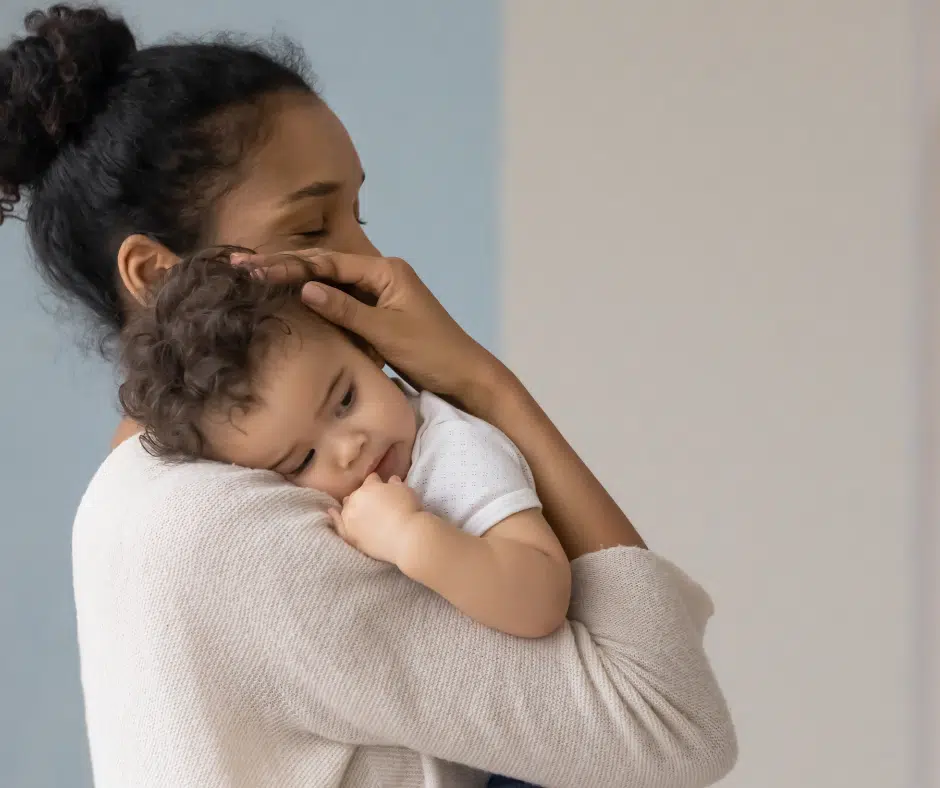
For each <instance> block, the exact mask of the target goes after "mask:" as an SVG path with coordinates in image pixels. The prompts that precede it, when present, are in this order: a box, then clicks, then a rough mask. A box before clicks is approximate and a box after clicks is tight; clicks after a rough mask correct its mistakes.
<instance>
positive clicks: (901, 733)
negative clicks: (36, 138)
mask: <svg viewBox="0 0 940 788" xmlns="http://www.w3.org/2000/svg"><path fill="white" fill-rule="evenodd" d="M29 5H30V4H25V3H22V2H20V0H13V2H12V7H11V2H10V0H6V3H5V5H4V7H3V8H2V10H0V31H2V32H7V31H12V30H14V29H15V27H16V25H17V24H18V22H19V17H20V16H21V15H22V11H23V10H24V9H26V8H27V7H29ZM117 5H118V6H119V7H120V8H122V9H123V10H125V12H126V13H127V14H128V15H129V17H130V18H131V19H132V21H134V22H135V23H136V26H137V28H138V29H139V31H140V32H141V33H142V37H143V39H144V40H145V41H150V40H153V39H155V38H159V37H161V36H162V35H164V34H165V33H167V32H169V31H181V32H184V33H185V32H197V33H204V32H206V31H208V30H215V29H220V28H226V29H236V30H244V31H248V32H253V33H260V34H264V33H268V32H270V31H271V30H272V29H277V30H280V31H282V32H288V33H290V34H291V35H292V36H294V37H296V38H297V39H298V40H299V41H301V43H303V44H304V45H305V46H306V47H307V49H308V52H309V54H310V56H311V60H312V61H313V65H314V67H315V69H316V70H317V71H318V72H319V73H320V75H321V77H322V82H323V86H324V88H325V89H326V95H327V98H328V99H329V100H330V101H331V102H332V103H333V105H334V107H335V108H336V109H337V110H338V112H339V114H340V116H341V117H342V118H343V120H344V121H345V122H346V124H347V126H348V127H349V128H350V130H351V132H352V135H353V137H354V139H355V141H356V143H357V144H358V145H359V147H360V150H361V153H362V156H363V160H364V163H365V166H366V169H367V170H368V171H369V179H368V185H367V188H366V192H365V200H364V213H365V216H366V219H368V220H369V222H370V226H369V230H370V232H371V233H372V234H373V235H374V238H375V240H376V241H377V243H378V244H379V246H380V248H382V249H384V250H387V251H388V252H390V253H394V254H400V255H402V256H404V257H406V258H408V259H410V260H411V261H412V262H414V263H415V264H416V266H417V267H418V268H419V270H420V271H421V273H422V274H423V275H424V276H425V277H426V278H427V279H428V282H429V284H430V285H431V287H432V289H434V290H435V292H437V293H438V294H439V295H440V296H441V298H442V300H443V301H444V302H445V304H446V305H447V306H448V307H449V308H451V309H452V310H453V311H454V313H455V314H456V315H457V317H458V318H459V319H460V320H461V321H462V322H463V323H464V325H465V326H467V327H468V328H469V329H470V330H471V331H472V332H473V333H474V334H475V335H476V336H478V337H479V338H481V339H483V340H484V341H485V342H486V343H487V344H489V345H490V346H492V347H496V348H497V349H498V350H499V351H500V352H501V354H502V355H503V356H504V357H506V358H507V360H508V361H509V362H510V363H511V365H512V366H513V368H514V369H516V370H517V371H518V372H519V373H520V375H521V376H522V377H523V379H524V380H525V382H526V383H527V384H529V385H530V386H531V388H532V389H533V391H534V392H535V394H536V395H537V396H538V398H539V399H540V401H541V402H542V403H543V404H544V405H545V406H546V409H547V410H548V411H549V413H550V414H551V415H552V416H553V417H554V418H556V420H557V421H558V423H559V425H560V426H561V427H562V428H563V430H564V431H565V433H566V434H567V435H568V436H569V437H570V439H571V441H572V442H573V443H574V444H575V446H576V448H577V449H578V450H579V451H581V452H582V453H583V455H584V456H585V458H586V459H587V460H588V462H589V464H590V465H591V466H592V467H593V468H594V469H595V470H596V471H597V473H598V474H599V475H600V476H601V478H602V480H603V481H604V482H605V484H607V485H608V487H609V489H610V490H611V491H612V492H613V493H614V495H615V497H616V498H617V499H618V501H620V502H621V504H622V505H623V506H624V507H625V509H626V510H627V511H628V512H629V513H630V514H631V516H632V517H633V519H634V520H635V521H636V523H637V525H638V527H639V528H640V530H641V531H642V532H643V533H644V535H645V536H646V537H647V539H648V541H649V542H650V544H651V546H652V547H654V548H656V549H658V550H660V551H661V552H663V553H664V554H666V555H667V556H669V557H671V558H674V559H675V560H676V561H677V562H678V563H680V565H682V566H683V567H684V568H687V569H688V570H689V571H690V573H691V574H692V575H693V576H695V577H696V578H697V579H700V580H701V581H703V582H704V584H705V585H706V586H707V588H708V589H709V591H711V592H712V595H713V597H714V599H715V602H716V605H717V610H718V615H717V617H716V619H715V620H714V622H713V625H712V628H711V629H710V631H709V635H708V642H709V650H710V653H711V654H712V655H713V658H714V663H715V666H716V669H717V670H718V673H719V675H720V678H721V680H722V682H723V684H724V686H725V687H726V689H727V693H728V697H729V700H730V702H731V705H732V707H733V711H734V715H735V719H736V722H737V724H738V728H739V736H740V740H741V749H742V751H741V759H740V763H739V765H738V768H737V769H736V771H735V772H734V773H733V774H732V775H731V776H730V777H729V778H728V779H727V780H726V781H725V783H724V784H725V785H727V786H734V787H735V788H737V787H738V786H740V787H741V788H751V787H752V786H760V787H761V788H793V787H794V786H801V787H802V786H807V787H811V788H816V786H819V788H830V787H831V788H842V786H851V787H852V788H896V787H897V788H927V786H928V785H940V773H938V772H937V764H938V762H937V760H936V758H935V757H934V759H933V760H931V754H932V753H934V754H935V752H936V751H937V750H938V745H937V742H938V741H940V729H938V727H937V717H936V714H937V711H936V709H937V707H936V704H935V705H934V707H933V709H934V710H933V711H931V706H930V700H931V698H932V699H933V700H934V703H935V701H936V685H937V682H938V678H937V673H936V668H935V663H936V662H937V655H938V651H937V647H936V628H935V627H936V620H935V617H936V615H937V606H936V598H937V588H938V586H937V582H938V581H937V572H936V569H937V567H940V562H938V561H937V554H936V550H937V545H938V540H937V538H936V534H935V529H936V526H937V521H936V520H937V513H938V511H940V499H938V497H937V496H938V495H940V485H937V479H936V476H937V467H938V466H937V465H936V446H937V442H936V441H937V437H938V436H940V407H938V405H937V403H938V402H940V387H938V385H937V383H938V380H937V377H936V375H937V370H938V369H940V364H938V363H937V353H938V350H940V335H938V334H937V333H936V332H937V331H938V329H940V323H938V322H937V318H936V316H937V306H938V304H940V277H938V276H937V272H938V271H940V265H938V262H940V233H938V230H936V229H935V228H937V227H940V222H938V221H937V218H936V217H940V191H938V189H940V77H938V76H937V75H940V14H938V13H937V8H938V7H940V0H918V2H907V1H903V2H902V1H901V0H826V2H819V0H788V2H780V1H779V0H778V1H777V2H771V1H770V0H717V1H716V2H712V3H702V2H701V1H700V0H670V1H669V2H664V1H663V0H585V1H584V2H578V3H574V2H570V1H569V0H506V2H503V3H497V2H495V0H494V1H493V2H474V3H469V2H463V1H462V0H438V1H435V0H426V1H425V2H417V0H408V1H407V2H406V1H405V0H387V1H386V2H383V1H382V0H373V1H372V2H366V1H365V0H334V2H322V1H321V2H307V3H301V2H299V0H295V2H288V1H287V0H268V1H267V2H264V3H257V4H250V3H248V2H246V0H238V2H234V3H222V2H216V3H205V4H197V3H184V2H183V0H164V1H163V2H161V3H159V4H148V3H145V2H143V0H133V2H129V1H125V2H120V3H118V4H117ZM930 13H932V14H934V16H933V17H929V16H928V14H930ZM931 39H932V40H931ZM928 176H932V180H931V178H930V177H928ZM0 253H2V256H3V260H4V264H3V266H0V321H2V323H0V325H2V327H3V329H4V334H3V335H4V336H5V337H6V338H7V343H6V348H7V349H6V350H5V351H4V361H5V364H4V375H5V376H6V375H7V374H9V378H8V380H9V382H8V383H7V385H5V386H3V387H2V388H0V405H2V407H0V434H2V435H4V437H5V438H6V439H7V444H6V445H7V459H6V460H5V461H4V468H5V472H4V473H3V474H2V475H0V494H2V500H3V515H0V520H2V527H0V633H2V635H0V637H2V638H3V643H2V648H0V655H2V656H0V659H2V660H3V662H2V663H0V669H2V672H0V675H2V679H0V687H2V703H0V785H3V786H4V788H6V786H10V788H33V787H34V786H35V787H39V786H42V787H43V788H45V786H55V787H56V788H58V786H65V787H66V788H72V787H73V786H82V787H84V786H87V785H88V784H89V778H88V768H87V763H86V760H87V752H86V745H85V740H84V728H83V721H82V710H81V698H80V690H79V685H78V663H77V653H76V649H75V642H74V638H75V633H74V623H73V608H72V600H71V584H70V568H69V529H70V524H71V517H72V513H73V511H74V508H75V505H76V503H77V501H78V499H79V497H80V495H81V491H82V489H83V488H84V486H85V484H86V483H87V480H88V478H89V477H90V475H91V474H92V473H93V471H94V468H95V466H96V465H97V463H98V462H99V460H100V459H101V457H102V456H103V454H104V452H105V451H106V443H107V438H108V435H109V433H110V430H111V428H112V426H113V422H114V416H113V409H112V401H113V381H112V377H111V373H110V372H109V370H108V369H107V368H106V367H104V366H103V365H101V364H97V363H95V362H94V361H92V360H90V359H89V358H87V357H82V356H81V355H79V354H78V353H77V351H76V350H75V343H74V337H75V332H74V330H73V325H72V323H70V322H66V321H64V319H63V318H62V317H61V316H56V315H55V314H54V313H52V314H50V313H49V310H43V309H42V308H40V303H43V304H46V305H50V306H51V305H52V304H53V303H54V302H51V301H50V300H49V299H48V298H46V297H43V296H41V289H40V288H38V287H37V284H36V279H35V276H34V275H33V274H32V272H30V271H29V270H28V263H27V260H26V257H25V253H24V248H23V243H22V236H21V235H20V232H19V228H18V227H17V226H16V225H12V224H11V225H10V226H4V227H3V228H0ZM931 265H932V266H933V268H930V266H931ZM931 277H932V278H931ZM930 331H933V332H934V333H933V334H930V333H929V332H930ZM931 365H932V366H931ZM931 375H933V377H931ZM5 379H7V378H5ZM931 386H932V387H933V388H931ZM931 414H932V416H931ZM931 418H933V422H932V423H933V433H931V431H930V430H931V422H930V419H931ZM931 434H932V435H933V436H934V438H933V442H931V441H930V440H929V437H928V436H930V435H931ZM11 438H12V439H11ZM932 458H933V459H932ZM931 463H933V464H931ZM931 649H932V650H931ZM931 715H933V716H931ZM931 724H932V727H931Z"/></svg>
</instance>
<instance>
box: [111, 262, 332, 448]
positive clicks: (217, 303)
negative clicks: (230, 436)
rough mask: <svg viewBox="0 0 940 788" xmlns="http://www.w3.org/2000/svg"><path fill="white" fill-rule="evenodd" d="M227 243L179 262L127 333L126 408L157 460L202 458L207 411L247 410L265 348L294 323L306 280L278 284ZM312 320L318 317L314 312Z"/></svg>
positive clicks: (124, 362)
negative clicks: (236, 258)
mask: <svg viewBox="0 0 940 788" xmlns="http://www.w3.org/2000/svg"><path fill="white" fill-rule="evenodd" d="M231 251H232V249H229V248H218V249H212V250H207V251H206V252H203V253H200V254H197V255H194V256H193V257H191V258H189V259H186V260H183V261H182V262H181V263H179V264H178V265H175V266H173V267H172V268H171V269H170V270H169V271H168V272H167V274H166V275H165V277H164V278H163V280H162V281H161V282H160V284H159V286H158V288H157V289H156V291H155V294H154V297H153V301H152V303H150V304H149V305H148V306H147V307H146V308H143V309H140V310H135V312H134V313H133V314H132V315H131V317H130V319H129V323H128V325H127V327H126V329H125V331H123V332H122V334H121V366H122V368H123V372H124V374H125V382H124V383H123V385H122V386H121V388H120V391H119V398H120V401H121V407H122V408H123V410H124V413H125V414H126V415H127V416H128V417H130V418H131V419H133V420H134V421H136V422H137V423H138V424H141V425H142V426H143V427H144V434H143V436H142V437H141V442H142V443H143V444H144V447H145V448H146V449H147V450H148V451H149V452H150V453H151V454H154V455H156V456H158V457H168V458H173V459H187V458H195V457H202V456H204V453H205V451H206V448H207V446H206V440H205V435H204V433H203V430H202V429H201V427H200V425H201V424H202V422H203V419H204V417H205V415H206V413H207V411H210V410H211V411H223V412H225V411H231V410H232V409H236V410H247V409H248V408H250V407H252V405H254V404H255V403H256V395H255V384H256V382H257V381H256V378H257V374H258V370H259V367H260V365H261V364H263V363H264V359H265V355H266V352H267V351H268V350H269V349H270V347H271V344H272V342H276V341H277V338H278V336H279V335H280V336H283V335H285V334H289V333H290V331H291V329H290V325H289V324H288V322H287V320H286V319H285V317H284V314H283V310H284V309H285V307H287V306H289V303H290V302H291V301H294V302H295V303H298V304H299V301H298V300H297V297H298V296H299V294H300V287H299V286H298V285H272V284H269V283H268V282H267V281H266V280H264V279H259V278H257V277H255V276H253V275H252V269H251V268H250V267H246V266H236V265H232V264H231V262H230V261H229V255H230V252H231ZM311 319H315V318H313V317H312V313H311Z"/></svg>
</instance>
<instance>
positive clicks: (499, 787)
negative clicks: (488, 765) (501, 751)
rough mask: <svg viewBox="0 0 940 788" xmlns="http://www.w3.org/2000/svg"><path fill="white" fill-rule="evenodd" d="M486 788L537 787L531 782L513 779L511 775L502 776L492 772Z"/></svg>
mask: <svg viewBox="0 0 940 788" xmlns="http://www.w3.org/2000/svg"><path fill="white" fill-rule="evenodd" d="M486 788H538V786H535V785H532V783H524V782H522V780H514V779H513V778H512V777H503V776H502V775H499V774H494V775H493V776H492V777H490V781H489V782H488V783H487V784H486Z"/></svg>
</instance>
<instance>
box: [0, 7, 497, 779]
mask: <svg viewBox="0 0 940 788" xmlns="http://www.w3.org/2000/svg"><path fill="white" fill-rule="evenodd" d="M32 7H34V3H33V2H23V1H22V0H12V2H11V0H3V2H2V4H0V34H2V36H3V38H9V37H10V36H11V35H12V34H13V33H14V32H17V31H19V30H20V29H21V22H22V17H23V14H24V13H25V11H27V10H29V9H30V8H32ZM110 7H112V8H118V9H120V10H121V11H122V13H124V14H125V16H126V17H127V18H128V20H129V21H130V22H131V23H132V24H133V26H134V28H135V30H136V31H137V32H138V34H139V37H140V39H141V41H142V43H147V42H154V41H155V40H158V39H160V38H163V37H166V36H167V35H169V34H174V33H183V34H192V35H204V34H206V33H207V32H212V31H217V30H220V29H225V30H235V31H243V32H246V33H249V34H253V35H256V36H266V35H269V34H271V33H272V32H278V33H287V34H289V35H290V36H291V37H292V38H294V39H295V40H297V41H298V42H300V43H301V44H303V46H304V47H305V48H306V50H307V53H308V55H309V57H310V60H311V61H312V64H313V67H314V70H315V71H316V72H317V74H318V75H319V77H320V81H321V83H322V87H323V90H324V92H325V96H326V98H327V100H328V101H329V102H330V103H331V104H332V106H333V107H334V109H335V110H336V111H337V113H338V114H339V116H340V117H341V118H342V120H343V121H344V123H345V124H346V126H347V128H348V129H349V131H350V133H351V135H352V137H353V140H354V141H355V143H356V144H357V146H358V147H359V152H360V155H361V157H362V160H363V164H364V166H365V168H366V171H367V175H368V177H367V182H366V187H365V190H364V193H363V204H362V211H363V216H364V218H365V219H366V220H367V222H368V223H369V225H368V230H369V232H370V235H371V236H372V238H373V240H374V241H375V242H376V244H377V245H378V246H379V248H380V249H383V250H388V253H390V254H391V253H393V252H392V250H394V254H396V255H400V256H402V257H405V258H407V259H408V260H410V261H411V262H412V263H413V264H414V265H415V267H416V268H418V270H419V271H420V273H421V274H422V275H423V276H424V277H425V279H426V280H427V281H428V284H429V285H430V286H431V287H432V288H433V289H434V291H435V292H436V293H437V294H438V295H439V297H440V298H441V299H442V300H443V301H444V303H445V304H446V305H447V307H448V308H450V309H451V310H452V311H453V313H454V314H455V315H456V316H458V317H459V319H460V320H461V322H462V323H463V324H464V325H465V326H466V327H467V328H468V329H470V330H471V332H472V333H473V334H474V335H475V336H477V337H478V338H479V339H481V340H482V341H484V342H485V343H487V344H490V343H491V342H492V341H493V340H494V338H495V336H496V328H497V315H496V308H497V298H496V287H497V283H496V275H497V271H496V265H497V255H498V234H497V229H498V206H497V197H498V180H497V174H498V172H497V166H498V164H497V153H498V151H497V139H498V134H499V120H498V114H499V67H500V56H499V19H498V6H497V5H496V3H495V2H474V3H455V2H446V3H440V2H436V0H395V2H383V0H371V1H369V0H355V2H347V1H345V0H332V1H326V0H318V1H317V2H309V1H308V2H301V0H264V2H257V3H251V2H246V1H245V0H242V1H241V2H224V3H223V2H221V1H219V2H189V1H188V0H161V2H159V3H154V2H146V0H120V2H116V3H112V4H110ZM0 259H2V261H3V264H2V265H0V329H2V336H3V337H4V338H5V342H4V350H3V351H2V354H3V356H2V357H3V379H4V385H3V386H2V388H0V435H3V438H4V441H5V446H6V451H5V458H4V460H3V473H2V474H0V501H2V509H0V512H2V513H0V523H2V526H0V638H2V645H0V786H3V788H80V787H81V788H85V786H89V785H90V784H91V775H90V769H89V767H88V764H87V759H88V755H87V745H86V741H85V729H84V720H83V710H82V703H81V694H80V687H79V681H78V654H77V649H76V644H75V624H74V605H73V601H72V588H71V548H70V544H71V539H70V531H71V522H72V516H73V513H74V511H75V507H76V506H77V504H78V501H79V498H80V497H81V494H82V491H83V489H84V487H85V485H86V484H87V483H88V480H89V479H90V478H91V475H92V474H93V473H94V470H95V468H96V467H97V465H98V463H99V462H100V461H101V459H103V457H104V455H105V454H106V452H107V446H108V441H109V440H110V434H111V432H112V431H113V429H114V426H115V424H116V416H115V410H114V401H115V388H114V380H113V375H112V373H111V371H110V370H109V369H108V368H107V367H106V366H104V365H103V364H101V363H98V362H96V361H95V359H94V357H93V356H88V355H82V354H81V353H80V352H79V351H78V349H77V344H76V339H79V338H81V335H80V332H78V331H76V326H75V323H74V322H73V321H69V320H68V319H67V317H66V316H64V315H61V314H58V313H57V312H56V311H55V309H54V308H55V301H54V300H52V299H51V298H49V297H48V296H46V295H43V291H42V288H41V287H39V285H38V280H37V277H36V276H35V274H34V273H33V271H32V270H30V263H29V259H28V258H27V255H26V251H25V245H24V240H23V235H22V228H21V227H20V225H19V224H18V223H15V222H10V223H8V224H5V225H4V226H3V227H0ZM128 788H131V787H130V786H129V787H128ZM168 788H171V787H169V786H168Z"/></svg>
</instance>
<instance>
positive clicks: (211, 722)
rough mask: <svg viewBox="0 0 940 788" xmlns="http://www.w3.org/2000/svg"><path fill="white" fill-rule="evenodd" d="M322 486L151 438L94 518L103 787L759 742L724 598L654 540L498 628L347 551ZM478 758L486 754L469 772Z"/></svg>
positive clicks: (724, 751) (295, 783) (84, 509)
mask: <svg viewBox="0 0 940 788" xmlns="http://www.w3.org/2000/svg"><path fill="white" fill-rule="evenodd" d="M322 503H323V501H322V500H321V499H319V497H318V494H317V493H313V492H311V491H310V490H304V489H300V488H297V487H293V486H291V485H288V484H285V483H284V482H283V481H282V480H281V479H280V478H279V477H277V476H275V475H274V474H271V473H268V472H261V471H249V470H244V469H239V468H234V467H229V466H223V465H217V464H212V463H196V464H188V465H175V466H174V465H167V464H164V463H161V462H160V461H158V460H156V459H154V458H152V457H150V456H149V455H147V454H146V453H145V452H144V450H143V449H142V448H141V446H140V443H139V441H138V440H137V439H136V438H132V439H130V440H128V441H126V442H125V443H124V444H122V445H121V446H120V447H118V448H117V449H116V450H115V451H114V452H113V453H112V454H111V456H110V457H108V459H107V460H106V461H105V462H104V464H103V465H102V467H101V468H100V469H99V471H98V473H97V474H96V476H95V478H94V479H93V480H92V482H91V484H90V486H89V488H88V490H87V492H86V494H85V497H84V499H83V500H82V503H81V506H80V508H79V511H78V514H77V516H76V520H75V530H74V543H73V553H74V577H75V600H76V607H77V612H78V635H79V645H80V649H81V672H82V683H83V686H84V692H85V705H86V718H87V723H88V732H89V739H90V743H91V757H92V763H93V768H94V775H95V785H96V786H97V788H217V787H218V788H221V787H222V786H226V788H227V787H229V786H237V787H238V788H257V787H262V786H275V787H276V788H318V787H319V786H360V787H362V788H367V787H368V788H380V787H381V788H385V787H386V786H406V787H407V786H415V787H417V786H424V787H425V788H431V786H435V787H437V786H440V787H442V788H443V787H446V788H450V786H482V785H483V784H484V783H485V781H486V776H487V775H486V774H485V772H498V773H502V774H509V775H513V776H518V777H520V778H523V779H526V780H528V781H530V782H534V783H537V784H539V785H543V786H571V787H572V788H604V786H625V787H626V786H628V787H629V788H647V787H649V788H652V787H653V786H659V788H683V787H684V786H704V785H708V784H710V783H712V782H714V781H716V780H717V779H719V778H720V777H721V776H722V775H724V774H725V773H726V772H727V771H728V770H729V769H730V768H731V766H732V764H733V763H734V760H735V756H736V742H735V735H734V730H733V728H732V724H731V720H730V717H729V714H728V709H727V708H726V706H725V702H724V700H723V698H722V695H721V691H720V690H719V688H718V684H717V683H716V681H715V677H714V675H713V674H712V671H711V669H710V668H709V665H708V661H707V659H706V657H705V653H704V651H703V648H702V637H703V633H704V628H705V622H706V620H707V618H708V616H709V615H710V612H711V603H710V601H709V599H708V597H707V596H706V594H705V592H704V591H702V590H701V589H700V588H699V587H698V586H696V585H695V584H694V583H693V582H692V581H691V580H689V579H688V578H687V577H686V576H685V575H684V574H682V572H680V571H679V570H678V569H676V568H675V567H674V566H672V565H671V564H669V563H668V562H666V561H665V560H663V559H660V558H658V557H656V556H655V555H653V554H651V553H648V552H645V551H642V550H638V549H627V548H618V549H612V550H607V551H604V552H601V553H596V554H594V555H590V556H585V557H583V558H581V559H579V560H578V561H575V562H574V564H573V567H572V568H573V574H574V591H573V598H572V605H571V611H570V614H569V618H570V621H569V623H568V624H567V625H566V626H565V627H564V628H563V629H562V630H560V631H559V632H557V633H556V634H555V635H553V636H551V637H549V638H545V639H543V640H538V641H530V640H521V639H516V638H513V637H511V636H508V635H504V634H501V633H498V632H494V631H491V630H489V629H486V628H484V627H482V626H480V625H479V624H476V623H475V622H473V621H471V620H470V619H468V618H466V617H464V616H463V615H461V614H460V613H458V612H457V611H456V610H455V609H454V608H452V607H451V606H450V605H448V604H447V603H446V602H444V601H443V600H442V599H441V598H440V597H438V596H437V595H435V594H434V593H432V592H430V591H428V590H427V589H425V588H423V587H422V586H419V585H417V584H415V583H413V582H411V581H410V580H408V579H407V578H405V577H404V576H403V575H401V574H400V573H399V572H398V571H397V570H396V569H395V568H394V567H391V566H388V565H385V564H381V563H377V562H375V561H372V560H371V559H369V558H366V557H365V556H363V555H361V554H359V553H357V552H356V551H355V550H353V549H352V548H350V547H348V546H347V545H346V544H344V543H343V542H342V541H341V540H340V539H339V538H338V537H337V536H335V535H334V534H333V533H332V532H331V531H330V530H329V529H328V528H327V527H326V525H325V522H326V518H325V515H324V514H323V512H322ZM458 764H464V765H458Z"/></svg>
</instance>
